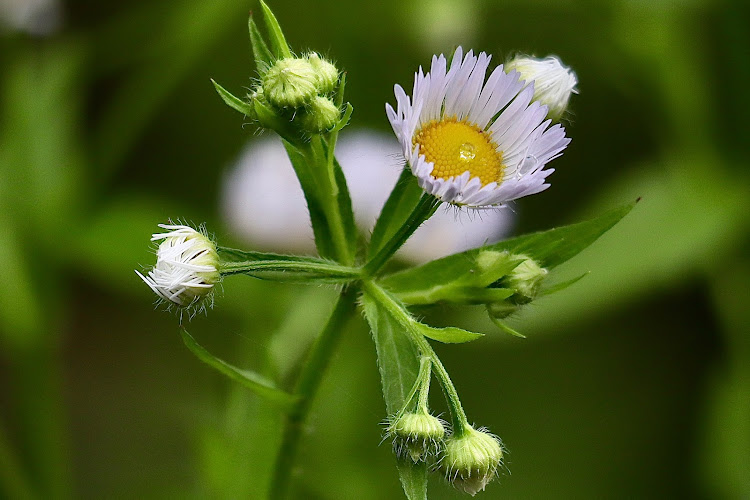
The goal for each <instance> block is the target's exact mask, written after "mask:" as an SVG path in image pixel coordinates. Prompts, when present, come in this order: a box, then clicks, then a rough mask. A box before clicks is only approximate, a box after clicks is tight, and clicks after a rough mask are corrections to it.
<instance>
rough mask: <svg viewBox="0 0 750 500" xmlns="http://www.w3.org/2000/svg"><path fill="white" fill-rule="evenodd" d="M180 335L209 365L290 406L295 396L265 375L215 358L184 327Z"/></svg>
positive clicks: (285, 406) (283, 406)
mask: <svg viewBox="0 0 750 500" xmlns="http://www.w3.org/2000/svg"><path fill="white" fill-rule="evenodd" d="M180 335H182V341H183V342H184V343H185V345H186V346H187V348H188V349H190V351H191V352H192V353H193V354H195V355H196V356H197V357H198V359H200V360H201V361H203V362H204V363H206V364H207V365H209V366H210V367H212V368H214V369H216V370H218V371H219V372H221V373H223V374H224V375H226V376H227V377H229V378H231V379H232V380H234V381H236V382H239V383H240V384H242V385H243V386H245V387H247V388H248V389H250V390H251V391H253V392H254V393H256V394H257V395H258V396H261V397H262V398H264V399H267V400H269V401H271V402H273V403H276V404H278V405H279V406H281V407H282V408H289V407H291V406H292V405H293V404H294V402H295V401H296V398H295V397H294V396H293V395H291V394H289V393H287V392H284V391H282V390H281V389H279V388H278V387H276V385H274V383H273V382H271V381H270V380H268V379H266V378H265V377H263V376H261V375H259V374H257V373H255V372H252V371H248V370H242V369H240V368H236V367H234V366H232V365H230V364H229V363H227V362H226V361H224V360H222V359H219V358H217V357H216V356H214V355H213V354H211V353H210V352H208V351H207V350H205V349H204V348H203V347H202V346H201V345H200V344H198V342H196V341H195V339H194V338H193V337H192V336H191V335H190V334H189V333H188V331H187V330H185V329H184V328H181V329H180Z"/></svg>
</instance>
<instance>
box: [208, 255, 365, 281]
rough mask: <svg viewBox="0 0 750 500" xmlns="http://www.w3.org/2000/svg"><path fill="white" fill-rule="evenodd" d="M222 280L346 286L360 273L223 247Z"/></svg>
mask: <svg viewBox="0 0 750 500" xmlns="http://www.w3.org/2000/svg"><path fill="white" fill-rule="evenodd" d="M217 251H218V253H219V258H220V263H219V271H220V272H221V275H222V276H231V275H234V274H246V275H249V276H253V277H255V278H259V279H265V280H272V281H285V282H295V283H306V282H316V283H321V282H322V283H342V282H350V281H355V280H357V279H359V277H360V270H359V269H357V268H353V267H347V266H342V265H340V264H338V263H336V262H332V261H329V260H324V259H317V258H315V257H303V256H297V255H282V254H275V253H266V252H255V251H245V250H237V249H234V248H225V247H219V248H218V249H217Z"/></svg>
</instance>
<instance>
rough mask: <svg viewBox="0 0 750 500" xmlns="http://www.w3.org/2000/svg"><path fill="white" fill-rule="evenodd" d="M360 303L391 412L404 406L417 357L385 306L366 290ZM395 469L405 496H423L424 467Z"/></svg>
mask: <svg viewBox="0 0 750 500" xmlns="http://www.w3.org/2000/svg"><path fill="white" fill-rule="evenodd" d="M362 304H363V305H364V311H365V317H366V318H367V322H368V323H369V324H370V329H371V331H372V337H373V340H374V341H375V349H376V351H377V355H378V368H379V369H380V379H381V383H382V385H383V397H384V398H385V406H386V410H387V412H388V414H389V415H393V414H395V413H396V412H398V411H399V410H400V409H401V408H402V407H403V405H404V403H405V402H406V398H407V396H408V395H409V391H410V390H411V388H412V386H413V385H414V382H415V380H416V379H417V374H418V373H419V357H418V356H417V352H416V350H415V348H414V345H413V344H412V341H411V340H410V339H409V337H408V334H407V333H406V332H404V331H403V327H402V326H401V325H400V324H399V322H398V321H397V320H396V319H395V318H393V316H392V315H391V314H390V312H389V311H388V310H387V309H385V308H383V307H382V306H381V305H380V304H379V303H378V302H377V301H376V300H374V299H373V298H371V297H370V296H368V295H367V294H365V295H364V296H363V297H362ZM398 471H399V477H400V479H401V484H402V486H403V488H404V492H405V493H406V495H407V497H408V498H409V499H410V500H425V499H426V498H427V468H426V467H423V466H419V465H414V464H411V463H409V462H407V461H402V462H399V464H398Z"/></svg>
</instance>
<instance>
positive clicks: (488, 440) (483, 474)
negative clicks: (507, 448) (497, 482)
mask: <svg viewBox="0 0 750 500" xmlns="http://www.w3.org/2000/svg"><path fill="white" fill-rule="evenodd" d="M502 460H503V448H502V445H501V443H500V440H499V439H498V438H497V436H494V435H492V434H490V433H489V432H486V431H485V430H483V429H479V430H477V429H474V428H473V427H471V426H470V425H469V426H466V427H465V428H464V430H463V432H462V433H461V434H460V435H453V436H451V437H449V438H448V439H447V440H446V441H445V449H444V451H443V455H442V457H441V459H440V468H441V469H442V471H443V473H444V474H445V477H446V478H447V479H448V481H450V482H451V483H453V485H454V486H455V487H456V488H459V489H461V490H463V491H464V492H466V493H468V494H470V495H472V496H473V495H476V494H477V493H478V492H479V491H482V490H484V487H485V486H487V483H489V482H490V481H492V480H493V479H494V478H495V476H496V475H497V469H498V467H499V466H500V464H501V463H502Z"/></svg>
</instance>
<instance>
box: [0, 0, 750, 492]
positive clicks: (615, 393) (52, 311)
mask: <svg viewBox="0 0 750 500" xmlns="http://www.w3.org/2000/svg"><path fill="white" fill-rule="evenodd" d="M742 4H743V2H741V1H738V2H736V3H731V2H729V1H722V0H685V1H679V0H649V1H647V0H612V1H607V2H604V1H595V0H589V1H567V2H551V1H543V0H531V1H529V0H523V1H521V0H509V1H503V2H500V1H491V0H434V1H433V0H382V1H379V2H340V1H335V0H318V1H316V2H295V1H291V0H275V1H273V2H271V7H272V8H273V9H274V11H275V12H276V14H277V16H278V18H279V20H280V22H281V23H282V26H283V27H284V29H285V31H286V34H287V37H288V39H289V41H290V43H291V45H292V46H293V47H295V48H297V49H299V50H302V49H308V48H312V49H316V50H319V51H321V52H323V53H324V54H327V55H329V56H330V57H332V58H334V59H335V60H336V61H337V62H338V65H339V66H340V67H341V68H345V69H346V70H347V71H348V76H349V79H348V85H347V97H348V100H350V101H351V102H352V103H353V104H354V107H355V114H354V118H353V122H352V123H353V125H352V127H351V128H352V129H353V130H354V129H355V128H365V127H366V128H369V129H373V130H380V131H384V132H387V131H388V128H389V125H388V122H387V120H386V118H385V114H384V112H383V104H384V102H386V101H393V97H392V95H393V94H392V86H393V84H394V83H396V82H400V83H402V84H403V85H404V86H406V87H408V88H410V86H411V81H412V78H413V72H414V70H415V69H416V67H417V66H418V65H419V64H423V65H426V64H427V63H428V62H429V57H430V56H431V55H432V54H433V53H439V52H447V51H451V50H452V49H453V47H455V46H456V45H458V44H461V45H463V46H464V47H474V48H475V49H479V50H485V51H488V52H491V53H493V54H494V57H495V61H496V62H501V61H502V60H504V59H505V58H507V57H510V56H512V55H514V54H516V53H519V52H520V53H527V54H535V55H537V56H544V55H547V54H550V53H554V54H557V55H559V56H560V57H561V58H562V59H563V60H564V61H565V62H566V63H568V64H569V65H571V66H572V67H573V68H574V69H575V70H576V72H577V74H578V76H579V80H580V85H579V88H580V95H579V96H577V97H574V99H573V104H572V112H571V114H570V116H569V118H568V130H569V134H570V135H571V136H572V137H573V142H572V144H571V146H570V147H569V148H568V150H567V151H566V153H565V155H564V156H563V157H562V158H560V159H558V160H555V163H554V167H555V168H556V170H557V171H556V172H555V174H554V175H553V176H552V178H551V180H552V184H553V186H552V188H551V189H550V190H548V191H546V192H545V193H543V194H541V195H539V196H534V197H531V198H528V199H524V200H522V201H521V202H519V203H518V204H517V206H516V213H517V216H516V225H515V229H514V233H515V234H520V233H522V232H526V231H531V230H539V229H545V228H549V227H552V226H554V225H559V224H564V223H569V222H574V221H577V220H580V219H582V218H586V217H591V216H595V215H596V214H598V213H600V212H601V211H603V210H605V209H607V208H610V207H613V206H616V205H619V204H621V203H624V202H627V201H630V200H633V199H635V198H636V197H638V196H641V197H642V198H643V199H642V201H641V202H640V203H639V204H638V206H637V207H636V208H635V209H634V210H633V212H632V213H631V214H630V215H629V216H628V217H627V218H626V219H625V220H624V221H622V222H621V223H620V224H619V225H617V226H616V227H615V228H614V229H613V230H612V231H610V232H609V233H608V234H606V235H605V236H604V237H603V238H602V239H601V240H600V241H599V242H597V243H596V244H595V245H594V246H593V247H591V248H590V249H588V250H586V251H585V252H584V253H582V254H581V255H580V256H579V257H577V258H575V259H574V260H572V261H570V262H569V263H568V264H566V265H565V266H564V268H560V271H561V273H562V275H564V276H573V275H575V274H576V273H580V272H582V271H587V270H588V271H591V274H590V275H589V276H587V277H586V278H585V279H584V280H582V281H581V282H579V283H578V284H577V285H576V286H574V287H572V288H570V289H568V290H566V291H564V292H561V293H559V294H557V295H554V296H550V297H549V298H545V299H543V300H539V301H538V302H536V303H535V304H533V306H531V307H529V308H528V309H527V310H526V311H525V312H524V313H523V314H522V315H520V316H519V317H518V318H516V319H515V320H514V322H513V326H514V327H516V328H517V329H519V330H521V331H522V332H524V333H526V334H527V336H528V338H527V339H526V340H521V339H517V338H512V337H509V336H507V335H504V334H502V333H500V332H499V331H496V330H494V329H493V327H492V325H491V324H490V323H489V322H488V320H487V319H486V318H485V317H484V316H483V314H482V312H481V311H479V310H469V311H467V310H465V309H451V310H433V311H428V312H426V314H427V317H428V320H429V321H431V322H432V323H434V324H443V323H446V322H448V321H451V322H459V323H461V324H462V325H464V326H470V327H472V328H476V329H478V330H480V331H485V332H488V333H489V335H487V337H486V338H485V339H483V340H481V341H479V342H475V343H472V344H469V345H460V346H438V348H439V353H440V355H441V356H442V358H443V360H444V362H445V364H446V366H447V367H448V369H449V370H450V372H451V373H452V375H453V377H454V381H455V383H456V385H457V387H458V389H459V391H460V393H461V394H462V400H463V402H464V405H465V406H466V409H467V411H468V413H469V415H470V418H471V419H472V420H474V421H475V422H477V423H478V424H480V425H485V426H488V427H489V428H490V429H492V431H494V432H496V433H497V434H499V435H500V436H501V437H502V438H503V440H504V441H505V444H506V446H507V447H508V449H509V450H510V453H509V455H508V467H509V470H510V472H509V473H508V472H506V473H504V474H503V476H502V477H501V479H500V481H499V483H493V484H491V485H490V486H488V489H487V491H486V492H485V493H484V498H576V499H581V498H719V499H723V498H726V499H735V498H750V337H749V335H750V312H749V311H748V308H749V306H750V285H749V283H750V257H749V256H748V251H747V248H748V243H750V238H749V232H748V229H750V210H749V209H750V196H749V195H750V175H749V174H748V160H747V158H748V153H749V151H748V149H750V146H749V145H750V141H748V139H747V138H748V132H749V130H748V126H747V118H748V116H750V92H748V84H750V64H749V63H748V48H749V47H750V15H748V12H747V10H745V9H744V8H743V7H744V6H743V5H742ZM251 9H254V10H257V9H258V6H257V5H256V4H255V3H254V1H253V0H129V1H119V2H91V1H86V0H67V1H57V0H0V23H2V24H1V26H0V30H1V31H0V263H1V265H0V269H2V274H1V275H2V279H1V280H0V497H3V498H260V497H262V495H263V491H264V488H265V486H264V485H265V482H266V480H267V477H266V476H267V473H268V469H269V467H270V461H271V457H272V452H271V450H273V446H274V443H275V441H276V439H277V437H278V436H277V431H278V428H277V427H278V423H277V421H278V415H277V414H276V412H275V411H274V410H273V408H271V407H269V406H268V405H267V404H265V403H264V402H263V401H260V400H258V399H257V398H255V397H254V396H253V395H252V394H250V393H248V392H247V391H245V390H244V389H241V388H238V387H236V386H235V385H234V384H232V383H231V382H230V381H228V380H225V379H224V378H222V377H221V376H220V375H219V374H217V373H214V372H213V371H211V370H210V369H209V368H208V367H206V366H205V365H203V364H201V363H200V362H199V361H198V360H197V359H196V358H194V357H193V356H192V355H191V353H190V352H189V351H188V350H187V349H186V348H185V347H184V345H183V344H182V342H181V341H180V338H179V335H178V320H177V319H176V317H175V316H173V315H170V314H167V313H164V312H162V311H155V310H154V307H153V294H152V293H151V292H150V291H149V290H148V288H147V287H146V286H145V285H144V284H143V283H142V282H140V280H139V279H138V278H137V276H136V275H135V274H134V273H133V269H135V268H141V267H142V266H147V265H149V264H150V263H152V261H153V255H152V254H151V250H150V247H149V243H148V239H149V236H150V234H151V232H152V231H153V230H154V229H155V224H156V223H158V222H162V221H165V220H166V219H167V218H170V217H172V218H178V217H179V218H183V219H185V220H190V221H194V222H204V221H205V222H206V223H207V225H208V227H209V228H210V229H211V230H212V231H213V232H214V233H215V234H216V236H217V238H218V239H219V241H220V242H221V243H222V244H224V245H227V246H231V245H239V244H243V245H246V243H240V242H239V241H238V239H237V235H236V234H234V232H233V231H231V230H229V228H228V226H227V224H226V220H225V218H224V217H222V212H221V210H220V207H221V200H220V187H221V185H222V179H224V178H225V176H226V175H227V172H228V171H229V170H230V169H231V166H232V165H233V163H234V162H235V161H236V159H237V157H238V155H239V154H240V152H241V151H242V149H243V148H244V147H245V145H246V143H247V141H249V140H252V139H253V137H254V130H253V129H252V127H249V126H244V127H243V120H242V117H241V116H240V115H238V114H236V113H235V112H233V111H232V110H230V109H228V108H227V107H225V106H224V105H223V104H222V103H221V101H220V99H219V98H218V97H217V95H216V94H215V92H214V90H213V89H212V86H211V84H210V82H209V78H211V77H213V78H215V79H216V80H217V81H219V82H221V83H222V84H223V85H224V86H225V87H226V88H227V89H229V90H232V91H235V92H237V93H241V91H242V89H243V88H244V87H248V86H249V85H250V79H251V78H252V77H253V76H254V75H255V70H254V66H253V61H252V56H251V51H250V47H249V41H248V38H247V33H246V20H247V14H248V11H250V10H251ZM346 132H347V131H345V132H344V134H346ZM562 275H561V277H563V276H562ZM332 293H333V292H331V291H330V290H325V289H321V288H315V287H311V288H306V287H292V286H285V285H280V284H272V283H265V282H258V281H256V280H252V279H250V278H246V277H238V278H233V279H231V280H227V281H226V282H225V284H224V292H223V294H220V296H219V298H218V300H217V305H216V307H215V309H214V310H212V311H211V312H210V314H209V315H208V317H199V318H197V319H196V320H194V321H193V322H191V323H190V325H189V328H190V330H191V333H193V334H194V335H195V337H196V338H197V339H198V340H199V341H200V342H201V343H203V344H204V345H205V346H207V347H208V348H209V350H211V351H212V352H214V353H217V354H218V355H220V356H223V357H225V358H226V359H228V360H230V361H231V362H233V363H235V364H237V365H240V366H244V367H248V368H259V367H261V366H262V365H263V364H264V363H266V362H267V353H269V352H270V353H271V356H272V357H274V358H275V359H276V360H277V361H279V362H280V363H281V364H282V365H283V364H284V363H287V364H290V363H292V362H293V361H294V360H295V359H296V357H297V356H298V355H299V352H295V351H294V350H293V349H291V347H290V346H294V345H304V342H305V341H306V340H309V338H310V336H311V335H314V334H315V332H316V331H317V329H318V326H319V325H320V324H321V323H322V322H323V321H324V320H325V316H326V314H327V312H328V310H329V309H330V307H331V304H332V299H333V296H332ZM384 411H385V409H384V404H383V401H382V397H381V395H380V390H379V380H378V372H377V369H376V365H375V356H374V348H373V345H372V341H371V339H370V337H369V334H368V332H367V330H366V327H365V325H364V322H363V321H362V319H361V318H356V319H355V320H354V321H352V323H351V324H350V326H349V328H348V331H347V332H346V335H345V336H344V340H343V343H342V345H341V346H340V348H339V350H338V352H337V354H336V357H335V359H334V361H333V364H332V367H331V370H330V372H329V373H328V375H327V377H326V378H325V381H324V384H323V386H322V388H321V391H320V394H319V397H318V399H317V401H316V404H315V407H314V410H313V413H312V416H311V420H310V423H309V428H308V431H309V432H308V433H307V435H306V436H305V439H304V441H303V443H302V448H301V456H300V459H299V461H298V464H299V466H298V470H297V471H296V476H295V483H294V487H293V497H294V498H302V499H348V498H358V499H365V500H366V499H386V498H399V497H400V495H401V493H400V487H399V483H398V479H397V476H396V473H395V468H394V466H393V459H392V454H391V450H390V447H389V446H388V445H387V444H381V443H380V441H381V427H379V424H380V422H381V421H382V420H383V418H384V417H385V415H384ZM459 496H460V495H459V493H458V492H457V491H455V490H453V489H452V488H451V487H450V486H449V485H447V484H446V483H445V482H444V481H442V480H441V479H440V478H439V477H437V476H435V477H434V480H432V481H431V485H430V498H436V499H443V498H445V499H448V498H458V497H459Z"/></svg>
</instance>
